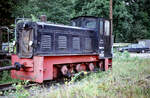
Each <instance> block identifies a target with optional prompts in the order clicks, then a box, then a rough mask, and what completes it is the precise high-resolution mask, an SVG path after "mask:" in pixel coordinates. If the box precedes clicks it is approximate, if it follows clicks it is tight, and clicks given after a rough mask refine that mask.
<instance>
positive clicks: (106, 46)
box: [71, 16, 112, 58]
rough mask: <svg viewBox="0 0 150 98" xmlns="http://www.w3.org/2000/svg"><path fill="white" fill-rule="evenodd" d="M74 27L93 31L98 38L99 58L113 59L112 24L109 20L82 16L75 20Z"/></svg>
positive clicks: (73, 21) (72, 22)
mask: <svg viewBox="0 0 150 98" xmlns="http://www.w3.org/2000/svg"><path fill="white" fill-rule="evenodd" d="M71 24H72V26H77V27H82V28H88V29H92V30H94V31H95V32H96V36H97V38H98V53H99V58H111V57H112V51H111V50H112V41H111V34H110V29H111V24H110V20H109V19H105V18H99V17H94V16H80V17H76V18H73V19H72V21H71Z"/></svg>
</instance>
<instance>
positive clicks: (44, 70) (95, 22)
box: [10, 16, 112, 83]
mask: <svg viewBox="0 0 150 98" xmlns="http://www.w3.org/2000/svg"><path fill="white" fill-rule="evenodd" d="M71 25H72V26H66V25H58V24H51V23H48V22H32V21H22V22H19V23H18V24H17V27H16V39H17V40H16V49H17V53H16V54H12V58H11V59H12V66H11V67H10V69H13V70H11V76H12V78H15V79H21V80H30V81H34V82H39V83H42V82H43V81H44V80H53V79H56V78H59V77H61V76H71V75H73V74H75V73H77V72H80V71H95V70H108V68H111V67H112V41H111V33H110V29H111V24H110V20H109V19H105V18H99V17H92V16H80V17H76V18H73V19H72V20H71Z"/></svg>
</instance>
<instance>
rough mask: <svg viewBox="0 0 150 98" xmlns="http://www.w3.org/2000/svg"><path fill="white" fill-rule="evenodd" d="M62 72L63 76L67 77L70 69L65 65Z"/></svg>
mask: <svg viewBox="0 0 150 98" xmlns="http://www.w3.org/2000/svg"><path fill="white" fill-rule="evenodd" d="M61 72H62V74H63V75H67V73H68V68H67V66H66V65H64V66H63V67H62V68H61Z"/></svg>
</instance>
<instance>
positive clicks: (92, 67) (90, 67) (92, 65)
mask: <svg viewBox="0 0 150 98" xmlns="http://www.w3.org/2000/svg"><path fill="white" fill-rule="evenodd" d="M89 69H90V71H93V70H94V64H93V63H90V64H89Z"/></svg>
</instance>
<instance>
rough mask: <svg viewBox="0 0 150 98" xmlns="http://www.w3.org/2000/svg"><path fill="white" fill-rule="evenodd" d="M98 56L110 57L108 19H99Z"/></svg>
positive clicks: (110, 46)
mask: <svg viewBox="0 0 150 98" xmlns="http://www.w3.org/2000/svg"><path fill="white" fill-rule="evenodd" d="M99 34H100V36H99V58H109V57H112V53H111V51H112V45H111V35H110V21H109V20H104V19H103V20H100V30H99Z"/></svg>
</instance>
